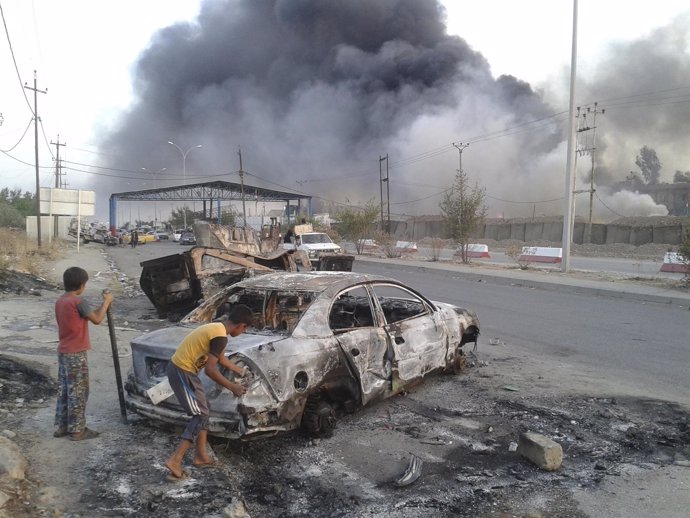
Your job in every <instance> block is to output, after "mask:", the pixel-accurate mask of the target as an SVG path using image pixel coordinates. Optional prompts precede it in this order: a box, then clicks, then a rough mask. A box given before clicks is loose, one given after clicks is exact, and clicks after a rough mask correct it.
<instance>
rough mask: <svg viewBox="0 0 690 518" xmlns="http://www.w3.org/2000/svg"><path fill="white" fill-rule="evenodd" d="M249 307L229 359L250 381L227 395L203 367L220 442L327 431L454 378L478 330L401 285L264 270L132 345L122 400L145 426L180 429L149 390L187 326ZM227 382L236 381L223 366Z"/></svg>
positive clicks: (166, 404)
mask: <svg viewBox="0 0 690 518" xmlns="http://www.w3.org/2000/svg"><path fill="white" fill-rule="evenodd" d="M229 304H246V305H247V306H249V307H250V308H251V309H252V311H253V313H254V326H253V328H250V329H248V330H247V332H246V333H245V334H243V335H241V336H238V337H236V338H233V339H231V340H230V342H229V345H228V350H227V351H226V355H227V356H228V357H229V358H230V359H231V360H232V361H233V362H235V363H237V364H238V365H240V366H246V367H247V368H248V369H249V371H250V372H249V374H248V375H247V376H246V377H245V378H242V379H238V380H236V381H237V382H242V383H244V384H245V386H246V387H247V393H246V394H245V395H244V396H242V397H240V398H236V397H235V396H233V395H232V393H230V392H228V391H227V390H222V389H221V388H220V387H219V386H218V385H217V384H216V383H215V382H213V381H212V380H210V379H209V378H208V377H207V376H206V375H205V374H204V373H203V371H202V373H201V374H200V378H201V380H202V383H203V384H204V386H205V387H206V390H207V394H208V398H209V403H210V408H211V416H210V422H209V433H211V434H212V435H217V436H222V437H229V438H246V437H252V436H260V435H273V434H276V433H278V432H281V431H286V430H292V429H296V428H298V427H300V426H301V427H302V428H303V429H304V430H306V431H307V432H309V433H311V434H314V435H328V434H329V433H330V432H332V430H333V428H334V427H335V423H336V419H337V416H338V415H339V414H340V413H342V412H353V411H354V410H355V409H357V408H359V407H362V406H365V405H368V404H370V403H373V402H374V401H377V400H380V399H383V398H387V397H389V396H391V395H394V394H397V393H399V392H401V391H403V390H405V389H406V388H409V387H410V386H411V385H414V384H416V383H418V382H419V381H420V380H422V379H423V378H424V377H425V376H427V375H428V374H430V373H432V372H438V371H453V372H455V371H457V370H458V369H459V368H460V366H461V365H462V362H463V359H464V358H463V350H462V347H463V345H464V344H466V343H470V342H474V344H475V347H476V342H477V338H478V335H479V320H478V319H477V315H476V314H475V313H474V312H473V311H471V310H468V309H463V308H460V307H457V306H453V305H450V304H446V303H442V302H432V301H430V300H428V299H427V298H425V297H424V296H423V295H421V294H419V293H418V292H417V291H415V290H413V289H412V288H410V287H408V286H406V285H404V284H403V283H401V282H399V281H396V280H393V279H389V278H385V277H380V276H373V275H364V274H359V273H352V272H307V273H272V274H267V275H261V276H259V277H255V278H253V279H248V280H245V281H242V282H240V283H237V284H235V285H233V286H229V287H227V288H225V289H223V290H222V291H220V292H218V293H217V294H216V295H214V296H212V297H210V298H209V299H208V300H206V302H204V303H203V304H202V305H201V306H199V307H198V308H197V309H195V310H194V311H192V312H191V313H189V314H188V315H187V316H186V317H185V318H184V319H182V320H181V321H180V323H179V324H178V325H176V326H173V327H168V328H165V329H160V330H157V331H153V332H151V333H148V334H145V335H142V336H139V337H137V338H135V339H134V340H132V342H131V345H132V363H133V367H132V370H131V371H130V372H129V375H128V379H127V383H126V390H127V405H128V407H129V409H130V410H131V411H134V412H137V413H139V414H141V415H143V416H146V417H148V418H150V419H152V420H154V421H162V422H169V423H177V424H181V423H184V422H186V420H187V416H186V414H185V412H184V410H183V409H182V407H180V406H179V405H178V402H177V400H176V398H175V396H172V397H167V399H165V400H164V401H162V402H160V403H159V404H158V405H154V404H153V403H152V401H151V400H150V399H149V398H148V397H147V392H146V391H147V390H148V389H151V388H152V387H154V386H156V385H158V384H159V383H161V382H163V381H164V380H165V372H166V367H167V364H168V361H169V359H170V357H171V355H172V354H173V352H174V351H175V349H176V347H177V346H178V344H179V343H180V342H181V341H182V339H183V338H184V336H185V335H186V334H187V333H189V331H190V330H191V329H192V328H194V327H195V326H197V325H199V324H201V323H205V322H209V321H211V320H212V319H213V318H214V316H216V315H218V314H220V313H224V312H225V311H227V306H228V305H229ZM223 374H224V375H225V376H226V377H228V378H229V379H233V375H232V374H231V373H229V372H225V371H223Z"/></svg>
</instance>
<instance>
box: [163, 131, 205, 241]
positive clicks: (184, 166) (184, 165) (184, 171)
mask: <svg viewBox="0 0 690 518" xmlns="http://www.w3.org/2000/svg"><path fill="white" fill-rule="evenodd" d="M168 144H170V145H171V146H175V147H176V148H177V150H178V151H179V152H180V153H181V154H182V184H183V185H187V154H188V153H189V152H190V151H191V150H192V149H196V148H198V147H202V145H201V144H197V145H196V146H192V147H190V148H189V149H187V151H183V150H182V148H181V147H180V146H178V145H177V144H175V143H174V142H172V141H170V140H168ZM183 216H184V228H185V230H186V229H187V206H186V205H185V207H184V210H183Z"/></svg>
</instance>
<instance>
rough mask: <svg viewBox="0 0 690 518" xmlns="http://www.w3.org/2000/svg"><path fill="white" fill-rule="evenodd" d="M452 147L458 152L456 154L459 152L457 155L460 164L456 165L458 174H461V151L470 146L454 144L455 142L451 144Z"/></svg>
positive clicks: (461, 143)
mask: <svg viewBox="0 0 690 518" xmlns="http://www.w3.org/2000/svg"><path fill="white" fill-rule="evenodd" d="M453 147H454V148H456V149H457V150H458V152H459V153H458V154H459V155H460V163H459V164H458V166H459V168H458V172H459V173H462V151H463V149H465V148H466V147H470V145H469V144H465V143H463V142H460V143H459V144H456V143H455V142H453Z"/></svg>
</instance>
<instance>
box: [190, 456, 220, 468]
mask: <svg viewBox="0 0 690 518" xmlns="http://www.w3.org/2000/svg"><path fill="white" fill-rule="evenodd" d="M192 462H193V464H194V466H197V467H198V466H207V465H212V464H215V462H216V461H215V460H214V459H212V458H211V457H209V456H208V455H204V456H203V457H201V456H198V457H194V460H193V461H192Z"/></svg>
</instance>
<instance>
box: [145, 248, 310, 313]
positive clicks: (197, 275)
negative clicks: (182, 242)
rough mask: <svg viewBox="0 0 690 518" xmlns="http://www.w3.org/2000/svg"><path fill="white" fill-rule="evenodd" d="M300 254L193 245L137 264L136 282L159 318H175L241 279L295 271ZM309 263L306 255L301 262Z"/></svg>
mask: <svg viewBox="0 0 690 518" xmlns="http://www.w3.org/2000/svg"><path fill="white" fill-rule="evenodd" d="M301 258H302V256H301V254H294V253H289V252H286V251H283V250H280V251H277V252H274V253H272V254H266V255H255V254H252V253H249V252H244V253H243V252H239V251H234V250H227V249H222V248H210V247H203V246H196V247H193V248H191V249H190V250H187V251H186V252H183V253H180V254H173V255H168V256H165V257H160V258H158V259H151V260H149V261H144V262H142V263H140V265H141V267H142V271H141V277H140V278H139V285H140V286H141V289H142V290H143V291H144V293H145V294H146V296H147V297H148V298H149V300H150V301H151V303H152V304H153V305H154V306H155V308H156V309H157V310H158V313H159V315H160V316H161V317H163V318H168V319H169V320H171V321H176V320H179V318H181V317H182V316H183V315H185V314H186V313H188V312H189V311H191V310H192V309H194V308H195V307H196V306H197V305H198V304H199V302H200V301H202V300H204V299H206V298H208V297H209V296H211V295H213V294H214V293H216V292H217V291H219V290H220V289H222V288H224V287H226V286H229V285H232V284H235V283H237V282H239V281H241V280H243V279H246V278H250V277H254V276H256V275H262V274H265V273H271V272H275V271H285V272H296V271H297V270H298V261H300V259H301ZM305 263H306V265H309V261H308V259H306V258H303V259H302V264H303V267H304V264H305Z"/></svg>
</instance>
